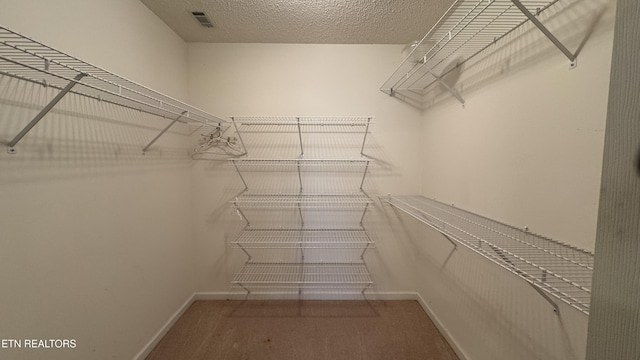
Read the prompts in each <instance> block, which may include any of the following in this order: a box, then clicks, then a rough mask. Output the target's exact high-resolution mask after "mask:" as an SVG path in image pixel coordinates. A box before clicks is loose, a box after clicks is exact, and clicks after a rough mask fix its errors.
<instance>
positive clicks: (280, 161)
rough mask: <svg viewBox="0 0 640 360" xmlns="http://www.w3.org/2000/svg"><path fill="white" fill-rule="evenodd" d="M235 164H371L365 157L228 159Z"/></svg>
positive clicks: (256, 166) (338, 166)
mask: <svg viewBox="0 0 640 360" xmlns="http://www.w3.org/2000/svg"><path fill="white" fill-rule="evenodd" d="M229 162H231V163H233V164H234V165H236V166H239V167H240V166H241V167H252V168H256V169H265V168H273V167H298V166H300V167H305V168H327V167H331V168H354V167H359V168H362V167H365V166H367V165H371V164H373V161H372V160H367V159H229Z"/></svg>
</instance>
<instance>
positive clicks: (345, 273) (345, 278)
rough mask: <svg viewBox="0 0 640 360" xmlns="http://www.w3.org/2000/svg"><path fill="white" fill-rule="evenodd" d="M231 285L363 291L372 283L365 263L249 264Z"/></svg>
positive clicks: (252, 287) (253, 287)
mask: <svg viewBox="0 0 640 360" xmlns="http://www.w3.org/2000/svg"><path fill="white" fill-rule="evenodd" d="M231 282H232V284H235V285H237V286H241V287H244V288H251V289H255V288H260V287H263V288H273V287H278V288H284V287H292V288H326V289H331V288H334V289H335V288H337V289H345V288H363V291H364V289H366V288H368V287H370V286H371V285H372V284H373V282H372V281H371V276H370V274H369V270H368V269H367V267H366V265H365V264H363V263H257V262H255V263H254V262H248V263H246V264H245V265H244V267H243V268H242V270H240V272H238V273H237V274H236V275H235V277H234V278H233V280H232V281H231Z"/></svg>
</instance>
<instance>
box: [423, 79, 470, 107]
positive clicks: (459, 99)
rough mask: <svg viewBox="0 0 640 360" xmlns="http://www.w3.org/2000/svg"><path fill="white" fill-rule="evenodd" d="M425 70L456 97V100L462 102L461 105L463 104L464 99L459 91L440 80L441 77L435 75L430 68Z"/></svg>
mask: <svg viewBox="0 0 640 360" xmlns="http://www.w3.org/2000/svg"><path fill="white" fill-rule="evenodd" d="M427 72H428V73H429V74H431V76H433V77H434V78H436V80H438V82H439V83H440V84H441V85H442V86H444V88H445V89H447V91H449V92H450V93H451V95H453V96H454V97H455V98H456V99H458V101H459V102H460V103H461V104H462V106H464V99H463V98H462V95H460V93H459V92H458V90H456V89H455V88H453V87H451V86H449V84H447V83H446V82H445V81H444V80H442V77H440V76H438V75H436V74H435V73H434V72H433V71H431V70H427Z"/></svg>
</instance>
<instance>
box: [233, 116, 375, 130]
mask: <svg viewBox="0 0 640 360" xmlns="http://www.w3.org/2000/svg"><path fill="white" fill-rule="evenodd" d="M232 120H233V121H234V122H235V123H236V125H238V126H239V128H240V130H241V131H242V132H243V133H329V134H331V133H334V134H365V133H367V132H368V131H369V130H368V128H369V125H370V124H373V121H372V120H373V118H372V117H367V116H260V117H234V118H232Z"/></svg>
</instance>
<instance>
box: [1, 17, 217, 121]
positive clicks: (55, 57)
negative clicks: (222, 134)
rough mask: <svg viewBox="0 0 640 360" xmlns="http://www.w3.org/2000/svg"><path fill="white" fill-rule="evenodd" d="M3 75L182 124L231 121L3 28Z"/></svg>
mask: <svg viewBox="0 0 640 360" xmlns="http://www.w3.org/2000/svg"><path fill="white" fill-rule="evenodd" d="M0 75H5V76H10V77H14V78H18V79H21V80H25V81H29V82H32V83H37V84H41V85H44V86H49V87H52V88H57V89H60V90H62V89H65V88H66V87H68V86H70V85H71V86H72V89H70V90H67V91H68V92H71V93H74V94H78V95H82V96H87V97H90V98H93V99H96V100H99V101H103V102H106V103H111V104H116V105H119V106H122V107H126V108H130V109H135V110H139V111H142V112H146V113H149V114H154V115H157V116H162V117H167V118H170V119H174V120H175V119H178V121H180V122H188V121H193V122H199V123H203V124H217V123H220V122H228V121H227V120H223V119H220V118H218V117H215V116H213V115H211V114H208V113H206V112H205V111H203V110H200V109H198V108H196V107H193V106H191V105H188V104H186V103H184V102H182V101H179V100H176V99H174V98H172V97H169V96H167V95H163V94H161V93H159V92H157V91H154V90H151V89H149V88H147V87H145V86H143V85H140V84H138V83H135V82H133V81H131V80H127V79H125V78H123V77H121V76H119V75H116V74H114V73H112V72H109V71H107V70H104V69H102V68H99V67H97V66H95V65H91V64H89V63H87V62H85V61H83V60H80V59H78V58H76V57H73V56H71V55H68V54H65V53H63V52H61V51H58V50H56V49H54V48H52V47H50V46H47V45H45V44H43V43H40V42H38V41H36V40H33V39H31V38H28V37H26V36H24V35H21V34H19V33H17V32H15V31H12V30H10V29H8V28H6V27H4V26H0Z"/></svg>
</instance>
